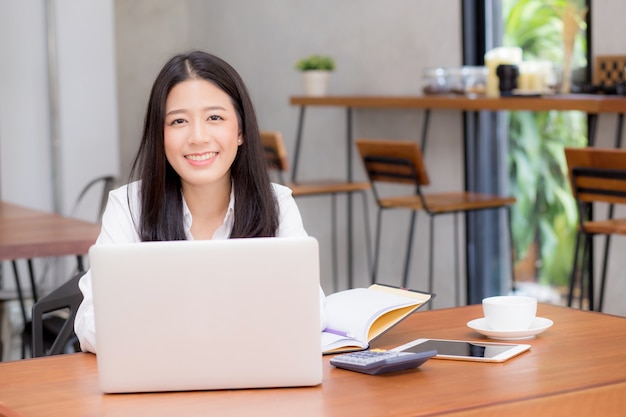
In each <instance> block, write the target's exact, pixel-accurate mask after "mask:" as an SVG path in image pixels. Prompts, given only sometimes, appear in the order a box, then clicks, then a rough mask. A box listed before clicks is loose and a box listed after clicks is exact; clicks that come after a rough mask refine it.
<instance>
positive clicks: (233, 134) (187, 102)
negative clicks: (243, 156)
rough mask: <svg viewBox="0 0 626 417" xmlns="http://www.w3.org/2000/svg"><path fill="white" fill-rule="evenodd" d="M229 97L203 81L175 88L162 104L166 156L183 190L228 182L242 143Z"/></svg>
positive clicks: (181, 84) (178, 85)
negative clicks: (179, 179)
mask: <svg viewBox="0 0 626 417" xmlns="http://www.w3.org/2000/svg"><path fill="white" fill-rule="evenodd" d="M241 139H242V138H241V134H240V128H239V121H238V117H237V112H236V110H235V107H234V106H233V104H232V101H231V98H230V97H229V96H228V94H226V93H225V92H224V91H222V90H221V89H220V88H219V87H217V86H216V85H214V84H212V83H210V82H209V81H206V80H203V79H189V80H186V81H183V82H181V83H179V84H177V85H175V86H174V87H173V88H172V89H171V90H170V92H169V94H168V96H167V100H166V101H165V126H164V141H165V142H164V146H165V156H166V157H167V160H168V161H169V163H170V165H172V167H173V168H174V170H175V171H176V172H177V173H178V175H179V176H180V178H181V184H182V187H183V190H185V189H186V188H188V187H203V186H209V185H214V184H216V183H219V182H222V181H228V182H230V167H231V165H232V163H233V161H234V160H235V156H236V155H237V148H238V146H239V145H240V144H241Z"/></svg>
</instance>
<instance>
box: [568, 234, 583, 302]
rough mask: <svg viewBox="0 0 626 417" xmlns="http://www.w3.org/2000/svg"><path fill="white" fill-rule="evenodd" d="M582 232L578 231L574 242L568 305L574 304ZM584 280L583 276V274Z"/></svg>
mask: <svg viewBox="0 0 626 417" xmlns="http://www.w3.org/2000/svg"><path fill="white" fill-rule="evenodd" d="M581 235H582V232H580V231H578V232H576V243H575V244H574V263H573V266H572V274H571V276H570V279H569V292H568V294H567V306H568V307H571V306H572V300H573V298H574V286H575V285H576V281H577V277H578V255H579V253H580V238H581ZM581 280H582V276H581Z"/></svg>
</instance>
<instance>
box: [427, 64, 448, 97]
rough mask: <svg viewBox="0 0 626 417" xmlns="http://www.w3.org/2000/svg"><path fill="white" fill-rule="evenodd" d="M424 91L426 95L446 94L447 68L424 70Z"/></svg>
mask: <svg viewBox="0 0 626 417" xmlns="http://www.w3.org/2000/svg"><path fill="white" fill-rule="evenodd" d="M422 91H423V92H424V94H426V95H431V94H446V93H447V92H448V88H447V84H446V70H445V69H444V68H425V69H424V71H423V72H422Z"/></svg>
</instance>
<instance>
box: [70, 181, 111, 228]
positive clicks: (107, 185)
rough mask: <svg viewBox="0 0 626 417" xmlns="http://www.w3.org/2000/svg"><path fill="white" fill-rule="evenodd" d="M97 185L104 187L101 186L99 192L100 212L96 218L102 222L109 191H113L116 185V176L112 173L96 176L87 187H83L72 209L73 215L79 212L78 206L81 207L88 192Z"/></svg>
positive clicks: (98, 221)
mask: <svg viewBox="0 0 626 417" xmlns="http://www.w3.org/2000/svg"><path fill="white" fill-rule="evenodd" d="M97 186H101V187H102V188H101V192H100V194H98V196H99V206H98V212H97V214H96V216H97V218H96V219H94V220H95V221H97V223H100V221H101V220H102V213H104V209H105V207H106V204H107V200H108V198H109V191H111V190H112V189H113V187H114V186H115V177H113V176H111V175H104V176H101V177H97V178H94V179H93V180H91V181H89V183H87V185H85V187H83V189H82V190H81V192H80V194H78V197H77V198H76V202H75V203H74V207H73V209H72V215H76V214H77V211H78V208H79V207H80V205H81V202H82V201H83V199H84V198H85V196H86V195H87V194H88V193H90V191H91V190H93V189H95V188H96V187H97Z"/></svg>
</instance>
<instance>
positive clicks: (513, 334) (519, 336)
mask: <svg viewBox="0 0 626 417" xmlns="http://www.w3.org/2000/svg"><path fill="white" fill-rule="evenodd" d="M553 324H554V323H553V322H552V320H550V319H546V318H543V317H535V320H533V322H532V324H531V325H530V328H529V329H527V330H493V329H492V328H490V327H489V325H488V324H487V320H485V318H479V319H475V320H472V321H469V322H468V323H467V327H469V328H471V329H474V330H476V331H477V332H478V333H480V334H482V335H485V336H487V337H488V338H490V339H499V340H523V339H532V338H534V337H535V335H538V334H539V333H542V332H543V331H545V330H546V329H548V328H549V327H550V326H552V325H553Z"/></svg>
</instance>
